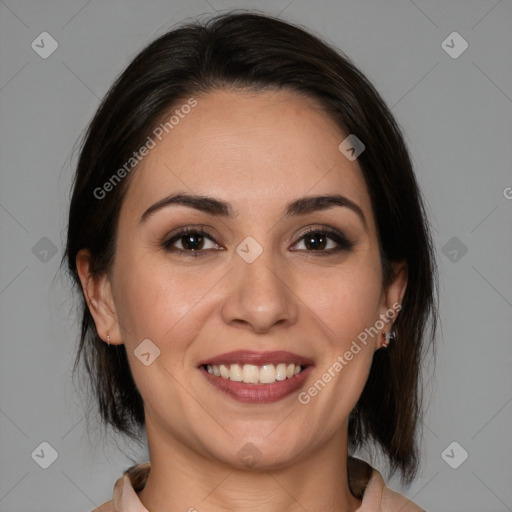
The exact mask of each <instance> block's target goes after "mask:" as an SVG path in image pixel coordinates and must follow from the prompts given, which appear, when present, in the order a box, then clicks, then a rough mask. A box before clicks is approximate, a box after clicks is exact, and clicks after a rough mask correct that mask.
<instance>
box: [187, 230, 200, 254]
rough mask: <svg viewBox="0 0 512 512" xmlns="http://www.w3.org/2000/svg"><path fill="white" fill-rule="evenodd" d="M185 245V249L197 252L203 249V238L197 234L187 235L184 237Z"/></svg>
mask: <svg viewBox="0 0 512 512" xmlns="http://www.w3.org/2000/svg"><path fill="white" fill-rule="evenodd" d="M184 240H185V243H184V244H183V247H185V249H188V250H190V251H196V250H198V249H201V247H202V245H203V244H202V242H203V237H202V236H201V235H199V234H197V233H193V234H191V235H186V236H185V237H184Z"/></svg>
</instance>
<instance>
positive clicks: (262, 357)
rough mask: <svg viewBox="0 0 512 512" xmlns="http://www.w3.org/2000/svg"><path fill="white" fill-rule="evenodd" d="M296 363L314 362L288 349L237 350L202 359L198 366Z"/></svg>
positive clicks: (306, 364) (308, 363) (303, 364)
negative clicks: (265, 350)
mask: <svg viewBox="0 0 512 512" xmlns="http://www.w3.org/2000/svg"><path fill="white" fill-rule="evenodd" d="M278 363H294V364H297V365H301V366H308V365H311V364H313V361H312V360H311V359H308V358H307V357H304V356H300V355H298V354H294V353H293V352H288V351H286V350H276V351H268V352H256V351H253V350H235V351H234V352H226V353H224V354H219V355H217V356H215V357H210V358H208V359H205V360H203V361H201V362H200V363H199V364H198V366H202V365H205V364H242V365H243V364H253V365H255V366H262V365H264V364H278Z"/></svg>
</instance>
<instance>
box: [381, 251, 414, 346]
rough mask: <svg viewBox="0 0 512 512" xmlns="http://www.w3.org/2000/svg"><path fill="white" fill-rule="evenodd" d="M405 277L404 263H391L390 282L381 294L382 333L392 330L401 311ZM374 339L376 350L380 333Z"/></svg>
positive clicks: (406, 270)
mask: <svg viewBox="0 0 512 512" xmlns="http://www.w3.org/2000/svg"><path fill="white" fill-rule="evenodd" d="M407 275H408V268H407V263H406V262H405V261H400V262H394V263H391V280H390V282H389V284H388V286H387V288H386V289H385V290H384V293H383V300H382V306H381V311H380V313H381V314H380V317H379V318H380V319H381V320H382V321H383V322H384V327H383V328H382V329H381V330H382V331H384V333H387V332H389V331H391V330H393V324H394V322H395V321H396V317H397V315H398V314H399V311H400V310H401V309H402V300H403V297H404V294H405V289H406V288H407ZM375 338H376V340H375V341H376V346H375V348H376V349H378V348H380V347H381V341H382V338H381V336H380V333H379V336H376V337H375Z"/></svg>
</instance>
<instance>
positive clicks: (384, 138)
mask: <svg viewBox="0 0 512 512" xmlns="http://www.w3.org/2000/svg"><path fill="white" fill-rule="evenodd" d="M221 88H225V89H226V88H230V89H233V88H235V89H237V88H240V89H245V90H253V91H258V90H268V89H274V90H279V89H285V90H292V91H296V92H298V93H301V94H303V95H305V96H307V97H309V98H312V99H314V100H316V102H317V103H318V104H320V105H321V106H322V108H323V109H324V110H325V112H326V114H327V115H329V116H331V117H332V119H334V120H335V121H336V123H337V124H338V126H339V127H340V130H341V131H342V132H344V133H345V134H354V135H356V136H357V137H358V138H359V139H360V140H361V141H362V142H363V143H364V145H365V146H366V149H365V151H364V152H363V153H362V154H361V155H360V156H359V157H358V163H359V165H360V167H361V169H362V172H363V174H364V178H365V182H366V185H367V188H368V191H369V195H370V199H371V202H372V208H373V212H374V216H375V219H376V224H377V229H378V236H379V244H380V252H381V261H382V267H383V276H384V286H386V285H387V283H388V282H389V281H390V279H391V277H392V275H391V266H390V262H399V261H405V262H406V263H407V265H408V285H407V289H406V292H405V295H404V298H403V301H402V307H403V309H402V310H401V312H400V314H399V315H398V317H397V320H396V322H395V324H394V331H395V333H396V342H395V343H392V344H391V345H390V346H389V348H388V349H381V350H377V351H376V352H375V354H374V359H373V363H372V367H371V372H370V376H369V378H368V381H367V383H366V386H365V388H364V390H363V393H362V395H361V397H360V399H359V401H358V403H357V405H356V407H355V409H354V410H353V411H352V413H351V415H350V418H349V442H350V450H351V451H352V450H355V449H356V448H359V447H365V446H367V445H368V444H369V443H372V444H374V445H375V446H377V447H380V448H381V450H382V452H383V453H384V455H385V456H386V458H387V460H388V462H389V469H390V474H393V473H394V472H395V471H396V470H400V472H401V475H402V481H403V482H405V483H410V482H411V481H412V479H413V478H414V476H415V475H416V472H417V469H418V463H419V450H418V439H417V438H418V428H419V427H420V426H421V418H422V413H423V407H422V388H423V386H422V383H421V379H420V376H421V369H422V368H421V366H422V362H423V360H424V356H425V355H426V351H427V349H428V348H432V349H433V346H434V339H435V331H436V323H437V306H436V304H437V272H436V265H435V259H434V251H433V245H432V240H431V235H430V229H429V224H428V221H427V215H426V211H425V207H424V203H423V200H422V197H421V194H420V191H419V189H418V186H417V182H416V179H415V176H414V173H413V170H412V164H411V161H410V157H409V155H408V152H407V149H406V146H405V143H404V140H403V137H402V134H401V132H400V129H399V127H398V126H397V123H396V121H395V120H394V118H393V116H392V114H391V112H390V111H389V109H388V108H387V107H386V105H385V103H384V101H383V100H382V98H381V97H380V95H379V94H378V92H377V91H376V90H375V89H374V87H373V86H372V85H371V83H370V82H369V81H368V80H367V79H366V78H365V76H364V75H363V74H362V73H361V72H360V71H359V70H358V69H357V68H356V67H355V66H354V65H353V64H352V63H351V61H350V59H349V58H347V57H346V56H345V55H344V54H343V53H342V52H340V51H339V50H336V49H334V48H333V47H331V46H329V45H328V44H326V43H324V42H323V41H322V40H321V39H319V38H318V37H316V36H314V35H312V34H311V33H309V32H308V31H305V30H304V29H302V28H299V27H298V26H294V25H291V24H289V23H286V22H284V21H281V20H278V19H275V18H271V17H268V16H264V15H260V14H256V13H247V12H242V13H240V12H230V13H227V14H223V15H218V16H216V17H214V18H212V19H210V20H207V21H206V22H204V23H203V22H199V21H194V22H191V23H188V24H186V25H184V26H181V27H179V28H177V29H175V30H172V31H170V32H168V33H166V34H164V35H163V36H161V37H159V38H158V39H157V40H155V41H154V42H152V43H151V44H149V46H147V47H146V48H145V49H144V50H143V51H142V52H141V53H140V54H138V55H137V56H136V57H135V59H134V60H133V61H132V62H131V63H130V65H129V66H128V67H127V69H126V70H125V71H124V72H123V73H122V74H121V76H120V77H119V78H118V79H117V80H116V81H115V83H114V84H113V86H112V87H111V89H110V90H109V92H108V94H107V95H106V97H105V98H104V99H103V101H102V103H101V105H100V106H99V108H98V110H97V112H96V114H95V116H94V118H93V120H92V122H91V124H90V126H89V128H88V130H87V132H86V134H85V137H84V140H83V143H82V146H81V152H80V157H79V161H78V166H77V171H76V175H75V178H74V183H73V190H72V199H71V205H70V211H69V225H68V233H67V247H66V252H65V255H64V258H63V263H64V261H66V262H67V268H68V270H69V272H70V274H71V276H72V278H73V280H74V283H75V284H76V286H77V288H78V289H79V290H80V300H81V305H80V309H81V314H82V324H81V334H80V343H79V347H78V352H77V355H76V360H75V365H74V368H73V371H74V374H75V372H76V370H77V368H78V367H79V363H80V361H81V360H82V361H83V364H84V366H85V369H86V371H87V373H88V376H89V378H90V383H91V385H92V391H93V393H92V394H93V397H94V398H95V400H96V401H97V404H98V407H99V412H100V414H101V418H102V419H103V421H104V422H105V425H110V426H112V427H113V428H114V430H115V431H116V432H119V433H123V434H126V435H128V436H129V437H131V438H133V439H138V438H139V437H140V434H141V432H142V428H143V427H144V409H143V402H142V398H141V396H140V394H139V392H138V390H137V387H136V385H135V382H134V380H133V378H132V374H131V371H130V367H129V364H128V360H127V357H126V352H125V347H124V345H119V346H117V345H116V346H110V347H109V346H108V345H107V344H106V343H105V342H104V341H102V340H101V338H100V337H99V336H98V333H97V331H96V328H95V324H94V321H93V318H92V316H91V314H90V312H89V309H88V307H87V304H86V302H85V299H84V296H83V292H82V288H81V285H80V280H79V277H78V273H77V267H76V256H77V253H78V251H79V250H80V249H83V248H88V249H89V250H90V252H91V255H92V273H93V275H96V276H98V275H101V274H103V273H108V272H109V270H110V269H111V265H112V262H113V256H114V254H115V247H116V232H117V224H118V217H119V212H120V208H121V204H122V201H123V198H124V195H125V193H126V190H127V187H128V185H129V183H130V177H131V175H132V174H134V173H135V172H136V169H134V170H132V171H131V172H130V173H129V174H128V175H127V176H126V177H125V178H124V179H123V180H121V181H120V182H119V183H117V184H116V186H114V187H113V188H112V190H111V191H109V193H108V197H106V198H104V199H98V198H97V197H96V195H95V190H98V188H101V187H102V186H103V185H104V184H105V183H106V182H107V181H108V180H109V179H110V178H111V177H112V175H113V174H114V173H115V172H116V171H117V170H118V169H120V168H121V167H122V166H123V165H124V164H125V163H126V162H127V161H128V160H129V159H130V157H131V156H132V154H133V152H134V151H136V150H138V148H140V147H141V146H142V145H143V144H144V142H145V140H146V139H147V137H148V136H149V135H150V134H151V133H152V130H153V129H154V128H155V126H157V125H158V124H159V122H160V121H161V120H162V118H163V116H164V115H169V113H170V111H171V109H172V108H173V107H175V106H176V105H178V104H179V102H180V101H183V98H189V97H191V96H193V95H195V96H200V95H201V94H204V93H207V92H209V91H213V90H215V89H221ZM340 142H341V140H340ZM432 352H433V351H432Z"/></svg>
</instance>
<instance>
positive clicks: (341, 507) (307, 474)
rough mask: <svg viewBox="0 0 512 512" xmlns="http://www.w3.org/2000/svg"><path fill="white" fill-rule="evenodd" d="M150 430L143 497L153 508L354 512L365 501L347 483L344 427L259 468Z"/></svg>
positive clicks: (156, 510) (161, 510) (153, 511)
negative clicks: (302, 451) (287, 460)
mask: <svg viewBox="0 0 512 512" xmlns="http://www.w3.org/2000/svg"><path fill="white" fill-rule="evenodd" d="M146 428H147V432H148V439H149V440H150V441H149V453H150V459H151V471H150V474H149V477H148V480H147V483H146V486H145V487H144V489H143V490H142V491H141V492H140V493H139V499H140V500H141V502H142V503H143V505H144V506H145V507H146V508H147V509H148V510H149V511H150V512H164V511H166V512H169V511H175V510H181V511H188V512H198V511H200V510H206V509H207V510H208V511H209V512H220V511H225V510H244V511H246V512H253V511H258V512H259V511H261V510H265V511H266V512H278V511H279V512H283V511H286V512H295V511H297V512H298V511H300V512H304V510H322V511H333V512H334V511H336V512H354V511H355V510H356V509H357V508H358V507H359V506H360V505H361V501H360V500H359V499H357V498H355V497H354V496H353V495H352V493H351V492H350V488H349V485H348V474H347V446H348V443H347V430H346V428H345V430H344V431H343V432H341V433H339V434H338V435H337V436H336V437H334V438H332V439H330V440H329V441H328V442H327V443H325V445H323V446H320V447H317V448H316V449H315V450H314V452H313V453H311V454H309V455H307V456H304V457H303V458H301V459H300V460H297V462H295V463H293V464H289V465H286V466H282V467H279V468H278V469H276V468H272V469H268V468H267V469H259V470H258V469H256V468H254V469H245V470H240V469H237V468H234V467H233V466H229V465H227V464H223V463H221V462H219V461H218V460H215V459H214V458H213V457H208V456H206V455H202V454H199V453H198V452H197V451H195V450H191V449H189V448H188V447H187V446H185V445H184V444H183V443H179V442H176V441H175V440H169V437H164V435H160V434H161V432H160V433H159V432H158V429H154V428H153V427H151V425H147V427H146ZM164 439H165V441H164ZM152 441H153V442H152Z"/></svg>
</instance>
